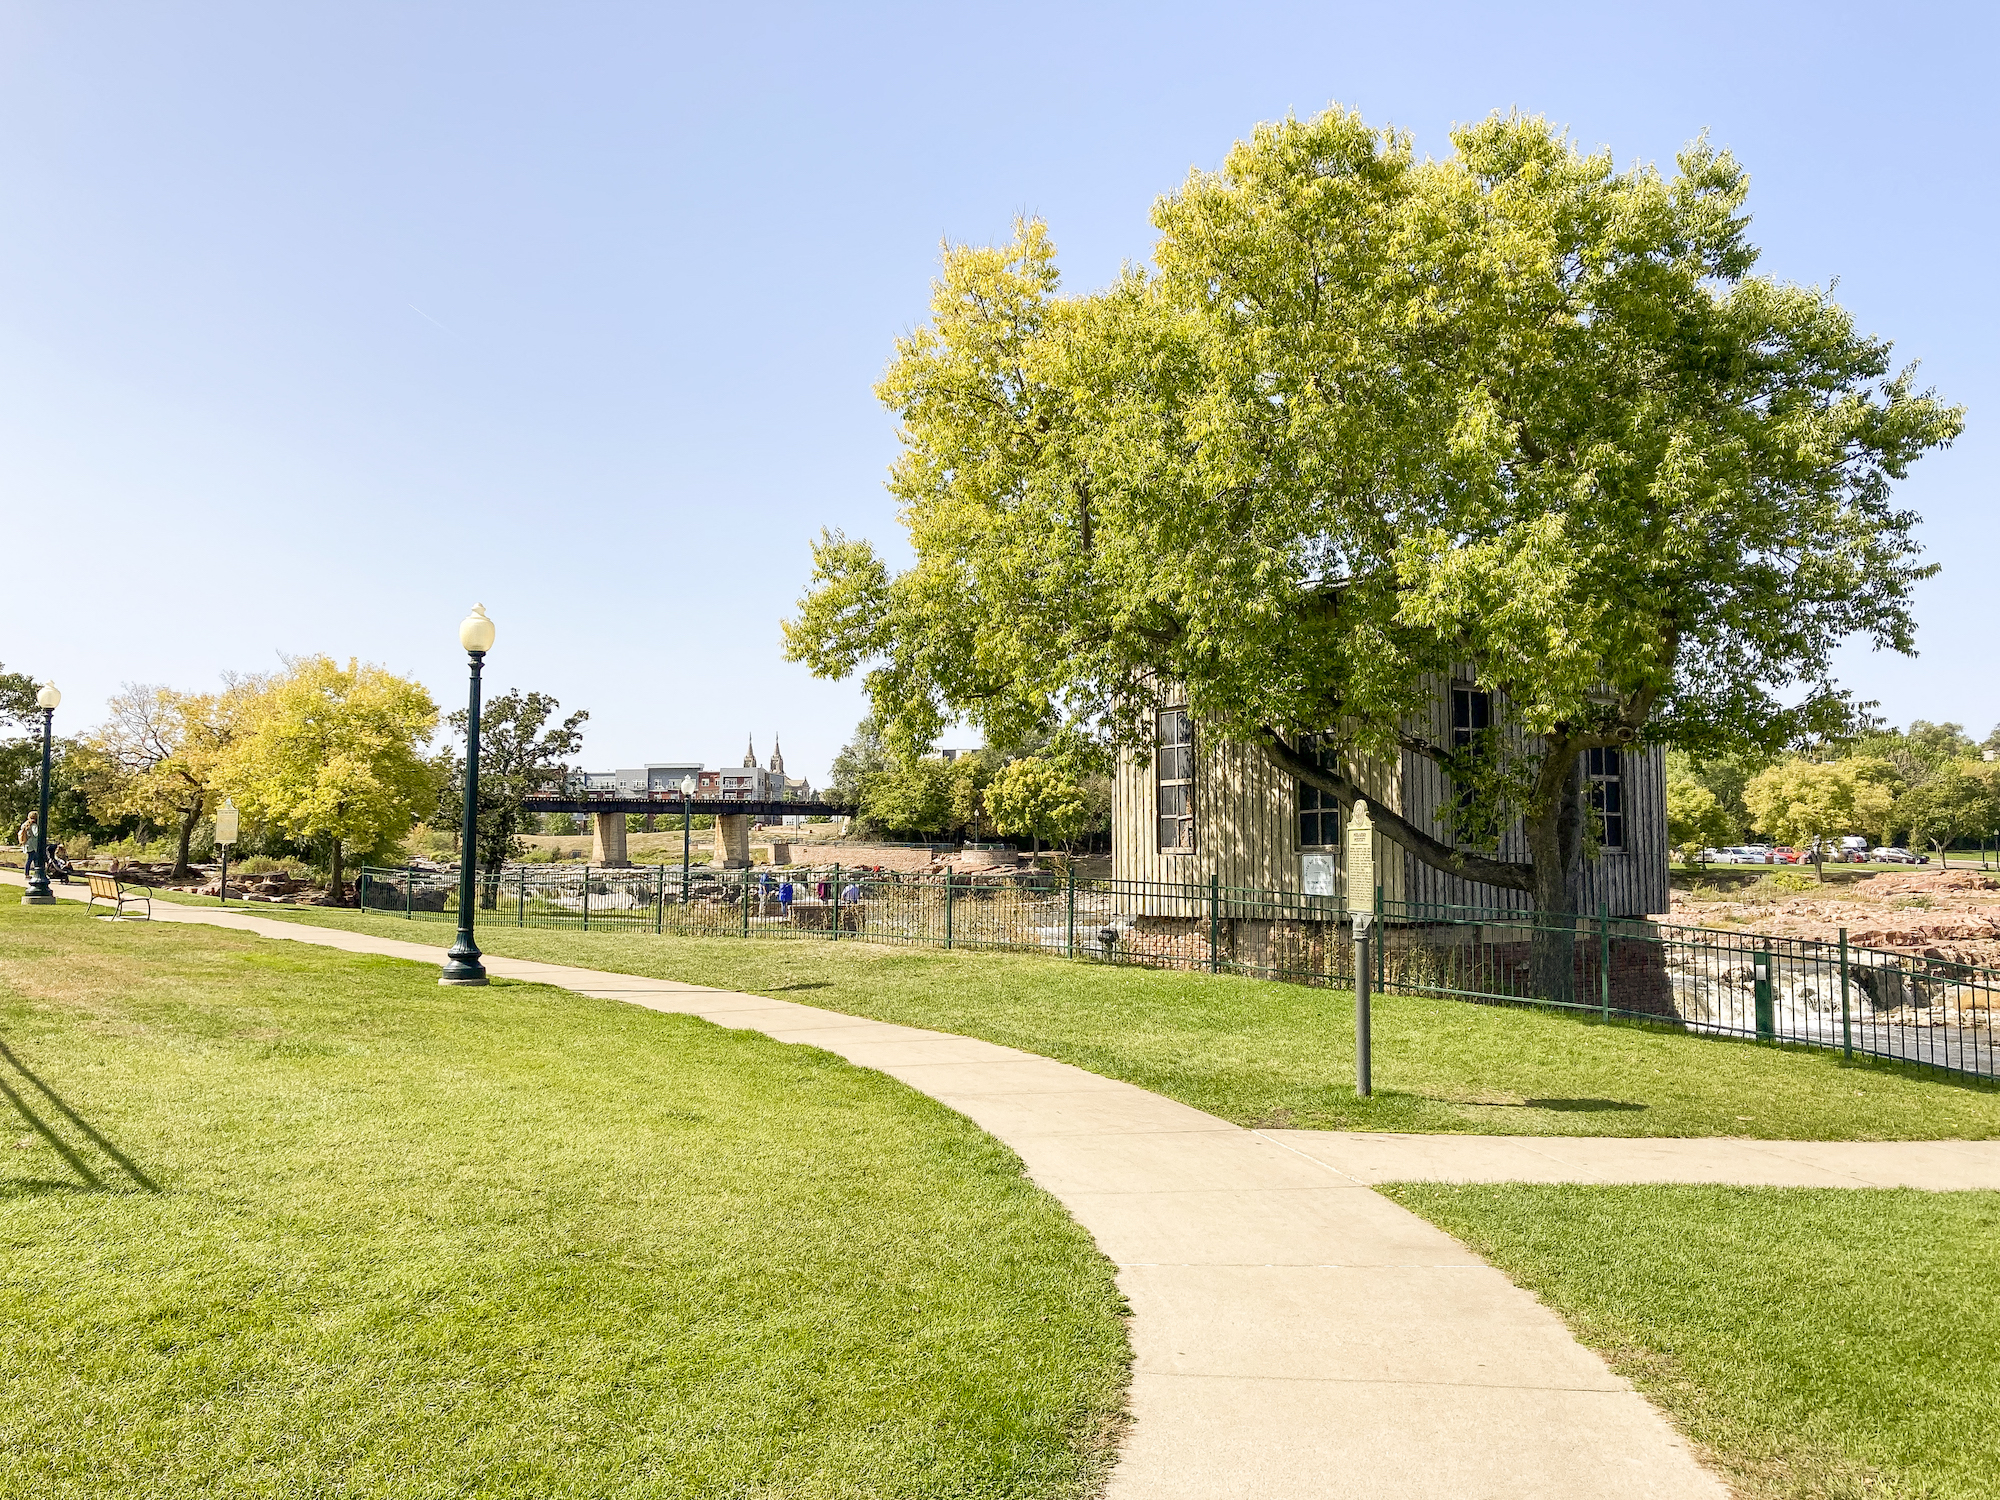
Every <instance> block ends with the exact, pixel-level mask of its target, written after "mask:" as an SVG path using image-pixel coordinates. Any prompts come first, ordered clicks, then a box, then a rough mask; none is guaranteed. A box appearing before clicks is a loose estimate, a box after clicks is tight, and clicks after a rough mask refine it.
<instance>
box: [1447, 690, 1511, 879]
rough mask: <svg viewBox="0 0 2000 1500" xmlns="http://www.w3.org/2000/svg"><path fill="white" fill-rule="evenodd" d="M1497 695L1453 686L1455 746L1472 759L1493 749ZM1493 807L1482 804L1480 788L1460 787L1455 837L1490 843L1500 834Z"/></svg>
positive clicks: (1455, 808) (1454, 815) (1454, 816)
mask: <svg viewBox="0 0 2000 1500" xmlns="http://www.w3.org/2000/svg"><path fill="white" fill-rule="evenodd" d="M1492 747H1493V695H1492V694H1491V693H1489V692H1485V691H1483V690H1481V689H1479V688H1453V689H1452V690H1451V748H1452V750H1453V752H1454V753H1456V754H1458V755H1460V756H1465V757H1467V758H1470V759H1481V760H1483V759H1485V758H1487V757H1488V756H1490V755H1491V754H1492V753H1493V748H1492ZM1498 833H1499V830H1498V829H1496V828H1495V827H1494V826H1493V815H1492V812H1491V810H1490V809H1488V808H1485V807H1482V806H1481V805H1480V800H1479V794H1478V791H1477V789H1476V788H1474V787H1472V786H1470V785H1466V786H1461V787H1460V788H1459V789H1458V796H1457V799H1456V800H1455V802H1454V804H1453V807H1452V837H1453V838H1454V839H1456V840H1457V841H1458V842H1459V843H1461V844H1475V845H1487V844H1491V843H1493V842H1494V841H1495V839H1496V838H1497V837H1498Z"/></svg>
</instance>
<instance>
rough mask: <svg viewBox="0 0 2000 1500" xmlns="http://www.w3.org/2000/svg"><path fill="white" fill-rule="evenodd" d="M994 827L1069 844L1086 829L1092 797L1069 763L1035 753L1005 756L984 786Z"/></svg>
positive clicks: (1037, 844)
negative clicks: (1013, 757) (1011, 756)
mask: <svg viewBox="0 0 2000 1500" xmlns="http://www.w3.org/2000/svg"><path fill="white" fill-rule="evenodd" d="M986 803H987V806H988V807H989V808H990V809H991V810H992V813H993V826H994V827H995V828H997V829H999V830H1000V831H1001V832H1002V833H1012V834H1027V835H1029V836H1030V837H1031V838H1033V839H1034V840H1035V842H1036V847H1037V848H1039V847H1040V846H1041V845H1042V844H1044V843H1048V844H1070V843H1074V842H1075V841H1076V840H1077V839H1079V838H1081V837H1083V835H1084V834H1085V833H1086V832H1087V831H1088V830H1089V827H1090V823H1091V814H1092V812H1093V810H1094V809H1093V808H1092V807H1091V797H1090V792H1089V789H1088V788H1087V787H1086V786H1085V785H1084V782H1083V779H1082V778H1081V777H1079V776H1077V775H1076V774H1075V773H1074V772H1073V771H1072V770H1071V769H1070V768H1069V767H1068V766H1066V765H1064V764H1062V763H1061V762H1060V761H1057V760H1054V759H1048V758H1044V757H1042V756H1039V755H1030V756H1026V757H1024V758H1022V759H1020V760H1015V761H1009V762H1008V763H1007V764H1006V765H1004V766H1002V767H1001V768H1000V770H999V772H998V773H997V774H996V775H995V776H994V778H993V784H992V785H991V786H989V787H987V789H986Z"/></svg>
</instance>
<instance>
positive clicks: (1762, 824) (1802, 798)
mask: <svg viewBox="0 0 2000 1500" xmlns="http://www.w3.org/2000/svg"><path fill="white" fill-rule="evenodd" d="M1874 770H1875V764H1874V763H1871V762H1867V761H1841V762H1836V763H1833V764H1822V763H1820V762H1817V761H1810V760H1799V759H1794V760H1786V761H1780V762H1779V763H1778V764H1777V765H1775V766H1771V767H1769V768H1768V769H1766V770H1763V771H1759V772H1758V773H1757V774H1756V775H1755V776H1753V777H1751V778H1750V782H1749V784H1748V785H1747V786H1745V787H1744V788H1743V801H1744V805H1745V806H1747V807H1748V808H1749V809H1750V817H1751V820H1752V822H1753V823H1754V824H1755V825H1756V827H1757V829H1758V830H1759V831H1760V832H1763V833H1768V834H1769V835H1771V837H1772V838H1774V839H1777V840H1778V841H1779V842H1781V843H1785V844H1793V845H1797V846H1798V847H1800V848H1804V847H1805V846H1806V845H1808V844H1810V845H1812V848H1813V866H1814V868H1815V870H1816V871H1817V872H1818V874H1819V878H1820V879H1821V880H1825V879H1826V866H1825V863H1824V861H1825V854H1826V844H1827V841H1828V840H1830V839H1834V838H1838V837H1839V836H1840V835H1842V834H1845V833H1852V832H1853V831H1854V830H1855V829H1857V828H1872V827H1874V826H1876V825H1878V824H1879V823H1881V821H1882V820H1883V819H1884V818H1886V817H1888V815H1889V809H1890V807H1891V806H1892V805H1893V803H1894V797H1893V795H1892V794H1891V793H1890V791H1889V789H1888V788H1887V787H1886V786H1884V785H1883V784H1882V781H1881V779H1880V778H1879V777H1878V776H1877V775H1875V774H1872V773H1873V772H1874Z"/></svg>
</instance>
